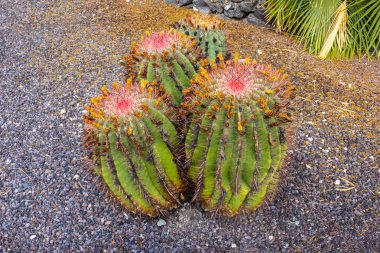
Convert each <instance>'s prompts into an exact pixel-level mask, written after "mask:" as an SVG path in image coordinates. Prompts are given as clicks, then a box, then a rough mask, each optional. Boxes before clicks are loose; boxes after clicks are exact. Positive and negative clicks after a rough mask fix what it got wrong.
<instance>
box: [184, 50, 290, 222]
mask: <svg viewBox="0 0 380 253" xmlns="http://www.w3.org/2000/svg"><path fill="white" fill-rule="evenodd" d="M221 60H223V59H221ZM285 77H286V75H283V74H282V73H281V72H280V71H274V70H272V69H271V68H270V67H269V66H264V65H259V64H257V63H256V62H251V61H250V60H249V59H247V60H245V61H241V60H240V61H239V60H238V59H237V56H236V59H235V60H234V61H231V62H228V63H224V62H223V61H221V64H220V66H217V67H214V69H213V70H212V71H207V70H205V69H203V68H201V70H200V74H199V75H197V76H196V78H195V79H194V80H193V87H192V89H190V91H188V96H189V99H191V100H192V101H193V105H194V108H193V109H192V110H193V112H194V114H193V119H192V124H191V125H190V128H189V131H188V133H187V137H186V153H187V157H188V158H189V159H190V167H189V169H188V172H187V176H188V178H189V180H190V181H191V182H192V183H193V184H194V185H195V186H196V193H195V196H194V198H196V199H199V200H200V201H201V203H202V206H203V208H204V209H206V210H213V211H219V212H221V213H222V214H225V215H228V216H234V215H236V214H237V213H239V211H253V210H255V209H256V208H257V207H258V206H259V205H260V204H261V202H262V201H263V200H264V197H265V196H266V194H267V193H268V191H270V190H272V189H271V187H273V184H275V182H276V180H277V174H278V169H279V166H280V164H281V161H282V159H283V158H284V156H285V152H286V147H287V146H286V140H285V138H284V127H285V123H286V122H289V121H290V120H291V119H290V116H289V114H288V112H287V109H288V108H289V103H290V101H291V99H292V98H293V95H292V94H293V90H294V86H291V85H290V84H289V83H288V82H287V81H286V80H285Z"/></svg>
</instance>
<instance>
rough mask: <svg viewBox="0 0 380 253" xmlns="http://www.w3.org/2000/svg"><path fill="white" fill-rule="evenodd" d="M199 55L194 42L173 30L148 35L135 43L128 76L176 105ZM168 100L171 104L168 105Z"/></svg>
mask: <svg viewBox="0 0 380 253" xmlns="http://www.w3.org/2000/svg"><path fill="white" fill-rule="evenodd" d="M200 56H201V52H200V51H199V49H198V47H197V45H196V42H195V41H194V40H192V39H191V38H190V37H187V36H185V35H183V34H181V33H178V32H176V31H167V32H161V33H152V34H150V33H148V32H147V36H146V37H141V39H140V41H139V42H134V43H133V45H132V48H131V54H130V56H128V58H127V66H126V67H127V70H128V72H129V75H136V73H137V77H138V79H139V80H140V82H142V83H143V84H144V85H147V86H152V87H154V88H155V89H156V90H160V91H161V95H163V96H165V97H166V98H167V99H165V101H167V102H168V103H171V104H173V105H175V106H179V105H180V104H181V102H182V98H183V96H182V89H184V88H186V87H188V86H189V83H190V79H192V78H193V77H194V76H195V74H196V71H197V68H198V67H197V65H198V62H199V60H200ZM169 101H171V102H169Z"/></svg>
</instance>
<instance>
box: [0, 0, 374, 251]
mask: <svg viewBox="0 0 380 253" xmlns="http://www.w3.org/2000/svg"><path fill="white" fill-rule="evenodd" d="M190 12H191V10H188V9H185V8H181V9H179V8H176V7H175V6H173V5H166V4H164V3H163V1H157V0H147V1H138V0H129V1H124V0H123V1H122V0H114V1H100V0H90V1H61V0H55V1H52V0H46V1H35V0H29V1H26V0H20V1H10V0H2V1H0V97H1V99H0V251H1V252H100V251H102V250H107V252H123V251H124V252H379V250H380V229H379V227H380V213H379V210H380V168H379V160H380V159H379V155H380V153H379V151H380V131H379V125H380V110H379V109H380V106H379V101H380V100H379V90H380V81H379V80H380V63H379V62H378V61H369V60H367V59H361V60H353V61H320V60H317V59H315V58H314V57H313V56H310V55H308V54H306V53H305V52H304V51H303V49H302V48H301V47H300V46H297V45H296V44H295V43H294V42H293V41H292V39H291V38H290V37H288V36H287V35H284V34H277V33H275V32H274V31H272V30H270V29H267V28H259V27H256V26H254V25H250V26H247V24H246V23H244V22H241V21H226V27H225V29H226V32H227V35H228V36H229V38H230V49H231V50H232V51H238V52H240V54H241V55H243V56H250V57H254V58H256V59H257V60H258V61H260V62H267V63H271V64H273V65H274V66H275V67H277V68H280V67H283V68H284V69H285V71H286V72H287V73H289V75H290V78H291V80H292V81H293V82H294V84H295V85H297V87H299V93H298V95H297V107H296V110H295V113H296V114H297V115H298V116H297V120H296V122H295V127H296V128H295V140H294V145H293V148H292V149H291V151H290V159H289V163H288V165H287V166H286V168H284V172H283V178H282V183H281V185H280V188H279V190H278V192H277V194H276V195H275V196H274V198H273V200H272V201H268V202H267V203H265V204H264V205H263V206H262V207H261V208H260V209H259V210H258V211H256V212H255V213H252V214H246V215H241V216H239V217H237V218H234V219H228V218H223V217H215V216H213V215H211V214H208V213H204V212H203V211H202V210H201V209H200V208H199V207H197V206H190V205H188V204H185V205H184V206H183V207H181V208H179V209H178V210H176V211H174V212H173V213H171V214H170V215H168V216H167V217H161V218H158V219H147V218H143V217H136V216H131V215H129V214H128V213H126V212H125V210H123V208H122V207H121V206H120V205H119V204H118V203H116V202H115V201H114V200H113V198H112V197H110V196H108V195H107V194H106V193H105V191H104V189H103V185H102V184H101V183H100V182H98V180H97V179H96V177H95V176H94V174H93V173H91V171H90V170H89V168H88V166H87V164H86V159H85V158H86V151H85V150H84V148H83V147H82V144H81V143H82V134H83V131H82V128H83V123H82V119H81V117H82V114H83V109H84V106H85V104H86V103H87V101H89V99H90V98H91V97H92V96H94V95H96V94H97V93H98V91H99V89H100V87H101V86H102V85H104V84H111V83H112V82H113V81H121V80H123V78H124V73H123V69H122V67H121V66H120V65H119V60H120V59H121V57H122V56H123V55H125V54H126V53H127V52H128V48H129V46H130V44H131V42H132V40H134V39H137V38H139V36H140V34H141V33H142V32H143V31H145V30H153V31H159V30H161V29H166V28H168V27H169V26H170V24H171V23H173V22H174V21H176V20H178V19H179V18H180V17H183V16H184V15H186V14H187V13H190Z"/></svg>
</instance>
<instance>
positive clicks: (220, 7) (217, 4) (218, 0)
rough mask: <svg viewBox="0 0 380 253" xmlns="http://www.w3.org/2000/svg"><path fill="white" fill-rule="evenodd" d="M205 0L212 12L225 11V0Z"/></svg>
mask: <svg viewBox="0 0 380 253" xmlns="http://www.w3.org/2000/svg"><path fill="white" fill-rule="evenodd" d="M202 1H203V0H202ZM204 1H205V3H206V4H207V6H208V7H209V8H210V10H211V11H212V12H217V13H219V14H221V13H223V11H224V1H223V0H204Z"/></svg>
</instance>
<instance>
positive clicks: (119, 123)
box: [84, 79, 184, 216]
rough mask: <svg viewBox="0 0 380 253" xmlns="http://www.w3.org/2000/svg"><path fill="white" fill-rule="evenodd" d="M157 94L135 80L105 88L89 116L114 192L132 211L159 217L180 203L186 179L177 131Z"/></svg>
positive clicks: (101, 168) (98, 165)
mask: <svg viewBox="0 0 380 253" xmlns="http://www.w3.org/2000/svg"><path fill="white" fill-rule="evenodd" d="M152 93H153V91H152V89H151V88H148V89H146V88H144V87H141V89H140V88H139V87H138V85H137V84H134V85H132V79H128V81H127V84H126V85H125V86H120V85H118V84H114V87H113V88H112V89H111V90H107V88H106V87H103V89H102V95H100V96H98V97H95V98H92V99H91V104H90V105H89V106H87V108H86V109H87V111H88V114H87V115H86V116H84V121H85V123H86V132H87V133H86V144H87V146H88V147H89V148H91V150H92V158H93V162H94V165H95V171H96V172H97V174H99V175H100V176H101V177H102V178H103V180H104V182H105V183H106V185H107V186H108V188H109V190H110V192H111V193H112V194H113V195H114V196H115V197H116V198H117V199H118V200H119V201H120V202H121V203H122V204H123V205H124V206H125V207H126V208H127V209H128V210H129V211H131V212H133V213H140V214H146V215H149V216H157V215H159V214H160V213H163V212H165V211H167V210H170V209H172V208H174V207H176V206H177V205H178V203H179V195H180V194H181V192H182V191H183V190H184V183H183V181H182V179H181V178H180V176H179V173H178V169H177V164H176V162H175V161H176V157H175V153H176V149H177V148H178V136H177V131H176V129H175V128H174V126H173V125H172V124H171V122H170V121H169V120H168V119H167V118H166V116H165V115H164V113H163V112H164V111H165V109H166V108H165V105H162V103H161V102H160V101H159V100H154V99H152V98H151V97H152V95H153V94H152Z"/></svg>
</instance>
